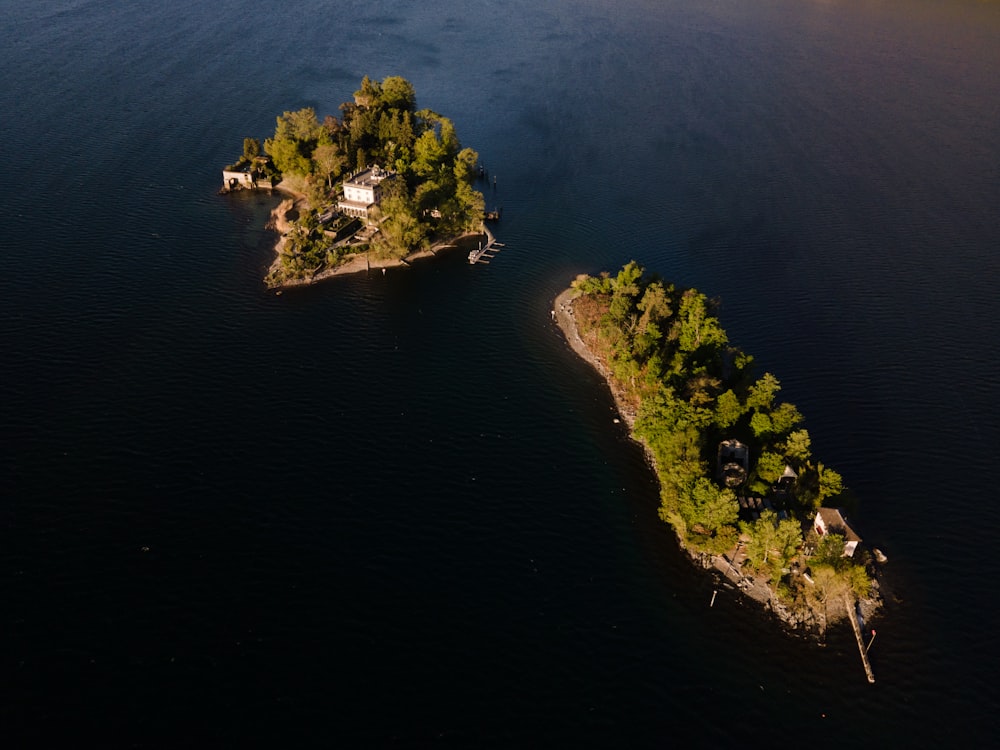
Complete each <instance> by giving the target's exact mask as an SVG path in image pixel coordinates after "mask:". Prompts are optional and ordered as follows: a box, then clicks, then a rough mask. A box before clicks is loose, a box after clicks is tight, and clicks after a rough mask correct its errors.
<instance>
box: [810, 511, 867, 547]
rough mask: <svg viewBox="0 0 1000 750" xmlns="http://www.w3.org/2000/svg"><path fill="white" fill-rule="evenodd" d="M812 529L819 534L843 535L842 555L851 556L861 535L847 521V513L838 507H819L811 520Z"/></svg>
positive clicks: (859, 541)
mask: <svg viewBox="0 0 1000 750" xmlns="http://www.w3.org/2000/svg"><path fill="white" fill-rule="evenodd" d="M813 529H814V530H815V531H816V533H817V534H819V535H820V536H826V535H827V534H840V535H841V536H842V537H844V557H853V556H854V551H855V550H856V549H857V548H858V544H860V543H861V537H860V536H858V534H857V532H855V531H854V529H852V528H851V526H850V524H849V523H847V515H846V514H845V513H844V512H843V511H842V510H841V509H840V508H820V509H819V511H818V512H817V513H816V518H815V519H814V520H813Z"/></svg>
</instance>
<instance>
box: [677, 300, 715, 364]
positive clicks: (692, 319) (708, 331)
mask: <svg viewBox="0 0 1000 750" xmlns="http://www.w3.org/2000/svg"><path fill="white" fill-rule="evenodd" d="M674 327H675V331H674V334H675V335H674V338H676V339H677V344H678V347H679V348H680V350H681V351H682V352H695V351H697V350H698V349H700V348H701V347H703V346H711V347H721V346H724V345H725V344H726V342H727V338H726V332H725V331H724V330H723V329H722V326H721V325H719V319H718V318H716V317H714V316H712V315H710V314H709V311H708V300H707V298H706V297H705V295H704V294H701V293H700V292H698V291H696V290H694V289H688V290H687V291H686V292H684V294H682V295H681V301H680V308H679V309H678V311H677V320H676V323H675V324H674Z"/></svg>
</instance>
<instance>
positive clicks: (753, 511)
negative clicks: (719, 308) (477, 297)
mask: <svg viewBox="0 0 1000 750" xmlns="http://www.w3.org/2000/svg"><path fill="white" fill-rule="evenodd" d="M714 309H715V305H714V304H713V303H712V302H711V301H709V300H708V299H707V298H706V297H705V295H704V294H702V293H700V292H698V291H697V290H695V289H683V288H678V287H675V286H674V285H673V284H669V283H667V282H665V281H663V280H661V279H659V278H656V277H654V276H651V275H648V274H646V273H645V271H644V269H642V268H641V267H640V266H639V265H638V264H637V263H635V262H634V261H633V262H631V263H629V264H627V265H626V266H625V267H624V268H623V269H622V270H621V271H620V272H619V273H618V274H617V275H616V276H611V275H609V274H607V273H605V274H602V275H601V276H597V277H592V276H588V275H581V276H579V277H577V279H576V280H575V281H574V282H573V284H572V285H571V287H570V288H569V289H567V290H565V291H564V292H562V293H561V294H560V295H559V296H558V297H557V298H556V301H555V307H554V309H553V311H552V315H553V318H554V319H555V320H556V321H557V323H558V324H559V326H560V328H561V329H562V331H563V333H564V335H565V336H566V339H567V341H568V342H569V344H570V346H571V347H572V348H573V349H574V351H576V352H577V353H578V354H579V355H580V356H581V357H583V358H584V359H586V360H587V361H588V362H590V363H591V364H592V365H593V366H594V367H595V368H597V370H598V371H599V372H600V373H601V374H602V375H603V376H604V378H605V379H606V380H607V382H608V385H609V387H610V388H611V391H612V394H613V395H614V398H615V402H616V405H617V407H618V410H619V412H620V414H621V416H622V418H623V419H624V420H625V422H626V423H627V424H628V426H629V428H630V430H631V435H632V437H633V438H634V439H635V440H636V441H638V442H639V443H640V444H641V445H642V446H643V447H644V448H645V451H646V454H647V456H648V458H649V461H650V463H651V464H652V466H653V468H654V470H655V472H656V474H657V477H658V478H659V481H660V509H659V515H660V518H662V519H663V520H664V521H666V522H667V523H669V524H670V526H671V527H672V528H673V530H674V532H675V533H676V535H677V538H678V540H679V542H680V544H681V546H682V547H683V548H684V549H685V550H686V551H687V552H688V553H689V554H690V556H691V557H692V558H693V559H694V560H696V561H697V562H699V563H701V564H702V565H703V566H704V567H706V568H711V569H714V570H715V571H716V573H717V574H718V575H719V576H720V577H722V578H724V579H726V580H728V581H729V582H731V583H732V584H733V585H734V586H735V587H737V588H738V589H739V590H741V591H742V592H744V593H745V594H747V595H748V596H750V597H752V598H754V599H756V600H757V601H760V602H762V603H763V604H764V605H765V606H767V607H769V608H770V609H771V610H772V611H773V612H774V613H775V614H776V615H777V616H778V617H779V618H780V619H781V620H782V621H784V622H785V623H786V624H787V625H788V626H790V627H792V628H793V629H798V630H800V631H805V632H812V633H815V634H818V635H822V634H823V633H824V632H825V629H826V627H827V624H828V623H829V622H832V621H834V620H837V619H840V618H842V617H845V616H846V617H847V619H848V620H849V621H850V623H851V626H852V628H853V630H854V633H855V636H856V638H857V640H858V644H859V650H860V651H861V655H862V660H863V662H864V664H865V669H866V672H867V673H868V678H869V680H870V681H874V675H873V674H872V672H871V667H870V664H869V663H868V660H867V647H866V646H864V643H863V636H862V635H861V633H862V632H863V630H864V625H863V621H864V618H866V617H870V616H871V615H872V614H873V613H874V612H875V610H876V609H877V608H878V607H879V606H880V602H881V599H880V596H879V593H878V591H879V586H878V582H877V578H876V568H875V563H876V559H875V558H878V560H879V562H883V561H884V557H883V556H882V555H881V553H879V552H878V551H877V550H875V551H874V553H875V556H874V557H873V554H872V553H871V552H869V551H868V550H867V549H866V548H864V547H863V546H862V545H861V544H860V541H861V540H860V537H859V536H858V535H857V533H856V532H855V530H854V529H853V528H852V526H851V525H850V523H849V521H848V509H851V510H853V509H854V508H855V507H856V501H855V499H854V498H853V496H852V495H851V493H850V492H849V491H848V490H847V489H846V488H845V487H844V484H843V480H842V478H841V476H840V474H838V473H837V472H836V471H834V470H833V469H831V468H829V467H828V466H825V465H824V464H823V463H821V462H820V461H818V460H816V459H815V458H814V457H813V456H812V451H811V441H810V437H809V433H808V431H807V430H805V429H804V428H802V426H801V423H802V421H803V417H802V415H801V414H800V413H799V411H798V409H797V408H796V407H795V406H793V405H792V404H790V403H786V402H781V401H780V400H779V399H778V393H779V391H780V390H781V385H780V383H779V382H778V380H777V378H775V377H774V376H773V375H772V374H770V373H764V374H763V375H761V376H760V377H755V376H754V374H753V358H752V357H750V356H749V355H747V354H745V353H744V352H742V351H740V350H739V349H737V348H736V347H734V346H732V345H731V344H730V343H729V339H728V337H727V336H726V332H725V331H724V330H723V328H722V326H721V325H720V323H719V319H718V318H717V317H716V316H715V315H714ZM713 601H714V599H713Z"/></svg>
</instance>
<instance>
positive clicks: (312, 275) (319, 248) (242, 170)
mask: <svg viewBox="0 0 1000 750" xmlns="http://www.w3.org/2000/svg"><path fill="white" fill-rule="evenodd" d="M340 113H341V114H340V117H339V118H338V117H335V116H333V115H326V116H325V117H324V118H323V120H322V121H320V120H319V118H318V117H317V115H316V112H315V110H314V109H313V108H311V107H307V108H304V109H300V110H297V111H294V112H285V113H283V114H282V115H280V116H279V117H278V118H277V126H276V128H275V131H274V135H273V137H271V138H267V139H266V140H265V141H264V143H263V147H262V146H261V143H260V141H259V140H257V139H255V138H245V139H244V141H243V154H242V156H241V157H240V159H239V160H238V161H237V162H236V163H235V164H232V165H230V166H228V167H226V168H225V169H224V170H223V181H224V189H226V190H228V189H236V188H242V187H258V186H267V187H271V186H273V187H275V188H277V189H278V190H282V191H284V192H286V193H289V194H291V195H292V196H293V198H292V199H289V200H287V201H285V202H283V203H282V204H281V205H280V206H279V207H278V208H277V209H276V210H275V212H274V214H273V224H272V226H273V227H274V228H275V229H277V230H278V231H279V232H281V233H282V238H281V240H280V241H279V242H278V246H277V248H276V250H277V257H276V258H275V261H274V263H273V264H272V266H271V268H270V270H269V272H268V275H267V278H266V280H265V281H266V283H267V284H268V285H269V286H272V287H279V286H286V285H292V284H298V283H308V282H310V281H314V280H316V279H319V278H324V277H325V276H328V275H332V274H333V273H337V272H345V271H348V270H363V269H365V268H368V267H371V266H383V267H384V266H386V265H398V264H402V263H405V262H407V260H410V259H413V258H414V257H419V256H421V255H423V254H429V253H431V252H433V250H434V249H435V248H436V247H441V246H443V245H447V244H448V243H450V242H452V241H453V240H455V239H457V238H458V237H461V236H462V235H465V234H469V233H478V232H481V231H482V229H483V210H484V205H485V204H484V199H483V195H482V193H480V192H478V191H476V190H475V189H473V184H474V181H475V179H476V177H477V169H478V161H479V156H478V154H477V153H476V152H475V151H474V150H473V149H471V148H463V147H462V145H461V143H460V142H459V140H458V136H457V134H456V132H455V127H454V125H453V123H452V122H451V120H449V119H448V118H447V117H444V116H443V115H440V114H438V113H437V112H434V111H432V110H430V109H417V98H416V92H415V91H414V88H413V86H412V84H410V82H409V81H407V80H406V79H404V78H401V77H399V76H389V77H387V78H385V79H383V80H382V81H381V82H378V81H373V80H371V79H369V78H368V77H367V76H365V78H364V79H363V80H362V81H361V88H360V89H359V90H357V91H355V92H354V98H353V101H350V102H345V103H343V104H341V105H340Z"/></svg>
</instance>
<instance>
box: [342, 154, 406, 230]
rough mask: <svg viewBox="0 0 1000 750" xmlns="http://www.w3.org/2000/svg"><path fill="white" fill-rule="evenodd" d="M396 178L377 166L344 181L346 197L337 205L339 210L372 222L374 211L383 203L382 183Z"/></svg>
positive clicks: (392, 173)
mask: <svg viewBox="0 0 1000 750" xmlns="http://www.w3.org/2000/svg"><path fill="white" fill-rule="evenodd" d="M395 176H396V173H395V172H390V171H388V170H385V169H381V168H380V167H379V166H378V165H377V164H376V165H375V166H374V167H372V168H371V169H366V170H365V171H364V172H360V173H359V174H356V175H354V176H353V177H351V178H350V179H347V180H344V197H343V198H342V199H341V200H340V201H339V202H338V203H337V208H338V209H339V210H340V212H341V213H344V214H346V215H347V216H356V217H357V218H359V219H364V220H365V221H371V219H372V210H373V209H375V208H376V207H377V206H378V205H379V203H380V202H381V201H382V183H383V182H385V181H386V180H390V179H392V178H393V177H395Z"/></svg>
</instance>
